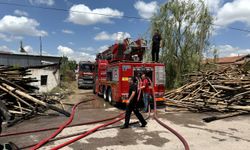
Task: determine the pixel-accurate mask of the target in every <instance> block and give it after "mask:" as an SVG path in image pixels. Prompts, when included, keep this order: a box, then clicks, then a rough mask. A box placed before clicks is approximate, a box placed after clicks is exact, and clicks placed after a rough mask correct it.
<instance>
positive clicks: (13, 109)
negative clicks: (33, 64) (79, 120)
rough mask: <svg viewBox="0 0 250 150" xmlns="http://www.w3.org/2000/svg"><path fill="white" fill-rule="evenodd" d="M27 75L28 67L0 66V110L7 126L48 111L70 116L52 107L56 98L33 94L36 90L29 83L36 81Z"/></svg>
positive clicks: (28, 72) (60, 109) (62, 110)
mask: <svg viewBox="0 0 250 150" xmlns="http://www.w3.org/2000/svg"><path fill="white" fill-rule="evenodd" d="M39 67H41V68H42V67H47V66H39ZM27 75H30V70H29V68H28V67H26V68H24V67H21V68H14V67H6V66H0V109H1V114H2V115H3V117H4V118H5V119H6V120H7V121H8V123H9V125H13V124H15V123H17V122H19V121H22V120H24V119H28V118H31V117H34V116H36V115H45V114H46V113H45V111H46V110H48V109H51V110H54V111H56V112H59V113H61V114H64V115H65V116H70V114H69V113H68V112H67V111H65V110H64V109H62V108H59V107H57V106H55V105H54V104H55V101H58V99H57V98H52V97H51V96H45V95H41V94H38V93H35V90H36V89H38V88H37V87H35V86H31V85H30V83H32V82H37V81H38V80H37V79H35V78H30V77H26V76H27ZM54 97H55V96H54Z"/></svg>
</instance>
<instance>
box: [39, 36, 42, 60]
mask: <svg viewBox="0 0 250 150" xmlns="http://www.w3.org/2000/svg"><path fill="white" fill-rule="evenodd" d="M39 39H40V56H42V37H41V36H40V38H39Z"/></svg>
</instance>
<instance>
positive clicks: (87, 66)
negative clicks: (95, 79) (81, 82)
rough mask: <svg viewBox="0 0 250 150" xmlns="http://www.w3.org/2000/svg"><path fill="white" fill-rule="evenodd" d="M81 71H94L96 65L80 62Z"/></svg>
mask: <svg viewBox="0 0 250 150" xmlns="http://www.w3.org/2000/svg"><path fill="white" fill-rule="evenodd" d="M79 71H84V72H93V71H94V65H92V64H80V68H79Z"/></svg>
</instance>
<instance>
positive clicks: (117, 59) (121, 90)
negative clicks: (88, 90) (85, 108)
mask: <svg viewBox="0 0 250 150" xmlns="http://www.w3.org/2000/svg"><path fill="white" fill-rule="evenodd" d="M136 43H137V44H136ZM126 44H127V45H126ZM132 44H133V43H132ZM142 44H143V41H141V42H138V40H137V41H134V45H132V46H131V43H126V40H124V43H123V44H120V45H119V44H117V45H113V46H111V47H110V48H109V49H108V50H106V51H104V52H103V53H100V54H98V55H97V58H96V62H95V71H94V86H93V92H94V93H96V94H98V95H102V96H103V98H104V99H105V100H107V101H108V102H110V103H111V104H116V103H127V102H128V91H129V83H128V77H130V76H135V77H139V76H140V75H141V73H142V72H144V73H145V74H146V76H147V77H149V78H150V79H151V80H152V85H150V88H154V91H155V98H156V101H164V100H165V99H164V98H163V95H164V90H165V66H164V64H162V63H154V62H142V55H143V53H144V51H145V50H146V48H147V47H146V46H143V45H142ZM128 49H130V53H126V54H125V53H124V52H126V51H127V50H128ZM114 51H116V52H114ZM119 53H120V54H119ZM129 54H130V55H129ZM134 55H136V57H137V59H134V60H133V56H134ZM138 56H139V58H138Z"/></svg>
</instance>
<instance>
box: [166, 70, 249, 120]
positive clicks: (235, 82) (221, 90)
mask: <svg viewBox="0 0 250 150" xmlns="http://www.w3.org/2000/svg"><path fill="white" fill-rule="evenodd" d="M187 76H188V79H189V81H188V82H187V83H186V84H185V85H183V86H182V87H180V88H178V89H174V90H171V91H169V92H167V93H166V94H165V97H166V98H167V101H166V104H167V105H168V106H175V107H182V108H187V109H188V110H190V111H194V112H204V111H216V112H222V113H228V116H230V115H240V114H246V113H249V112H250V73H249V72H248V71H244V70H243V69H241V68H239V67H237V66H228V67H220V69H217V70H206V71H200V72H196V73H192V74H188V75H187ZM223 115H224V116H222V117H223V118H225V114H223ZM218 118H220V117H218ZM214 119H215V118H214ZM212 120H213V119H212ZM205 121H206V119H205ZM208 121H209V119H208Z"/></svg>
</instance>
